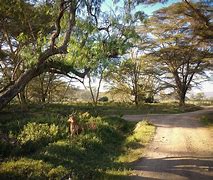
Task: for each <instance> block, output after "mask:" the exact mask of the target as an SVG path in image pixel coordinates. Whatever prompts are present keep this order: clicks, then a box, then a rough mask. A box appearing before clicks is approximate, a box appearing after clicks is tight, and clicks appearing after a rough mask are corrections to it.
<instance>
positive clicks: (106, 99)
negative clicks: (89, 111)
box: [98, 96, 109, 102]
mask: <svg viewBox="0 0 213 180" xmlns="http://www.w3.org/2000/svg"><path fill="white" fill-rule="evenodd" d="M98 101H100V102H108V101H109V98H108V97H107V96H103V97H101V98H100V99H99V100H98Z"/></svg>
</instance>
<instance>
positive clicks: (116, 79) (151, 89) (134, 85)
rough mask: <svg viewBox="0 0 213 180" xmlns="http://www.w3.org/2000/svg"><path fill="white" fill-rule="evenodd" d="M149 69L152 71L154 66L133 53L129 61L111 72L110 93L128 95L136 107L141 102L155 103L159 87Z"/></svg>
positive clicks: (109, 77) (124, 61)
mask: <svg viewBox="0 0 213 180" xmlns="http://www.w3.org/2000/svg"><path fill="white" fill-rule="evenodd" d="M149 69H152V64H151V63H150V62H149V60H148V59H147V58H146V57H145V56H138V57H137V56H136V55H135V54H134V53H131V57H130V58H129V59H126V60H123V61H122V62H121V63H120V64H119V65H118V66H116V67H114V68H113V69H112V70H111V72H110V75H109V76H108V78H107V79H108V80H109V81H110V82H111V90H110V92H111V93H114V94H125V95H127V96H128V97H129V98H130V100H131V101H132V102H134V103H135V105H138V104H139V102H141V101H145V102H146V101H148V100H149V102H151V101H153V97H154V95H155V94H156V93H157V91H158V88H159V86H158V82H157V81H156V78H155V77H154V76H153V74H151V73H150V71H149ZM132 97H133V98H132Z"/></svg>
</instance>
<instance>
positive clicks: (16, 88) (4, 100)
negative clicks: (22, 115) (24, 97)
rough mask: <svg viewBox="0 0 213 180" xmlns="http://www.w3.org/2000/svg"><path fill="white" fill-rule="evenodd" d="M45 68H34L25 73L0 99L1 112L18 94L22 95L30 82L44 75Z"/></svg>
mask: <svg viewBox="0 0 213 180" xmlns="http://www.w3.org/2000/svg"><path fill="white" fill-rule="evenodd" d="M42 70H44V69H43V68H38V67H34V68H31V69H29V70H27V71H26V72H24V73H23V74H22V75H21V76H20V77H19V79H18V80H17V81H16V82H15V84H13V85H12V86H11V87H10V88H9V89H8V90H7V91H5V92H4V93H3V94H2V95H1V97H0V110H2V109H3V108H4V107H5V106H6V105H7V104H8V103H9V102H10V101H11V100H12V99H13V98H14V97H15V96H16V95H17V94H18V93H20V92H21V91H22V90H23V89H24V87H25V86H26V85H27V84H28V82H29V81H30V80H32V79H33V78H34V77H36V76H38V75H39V74H41V73H43V71H42Z"/></svg>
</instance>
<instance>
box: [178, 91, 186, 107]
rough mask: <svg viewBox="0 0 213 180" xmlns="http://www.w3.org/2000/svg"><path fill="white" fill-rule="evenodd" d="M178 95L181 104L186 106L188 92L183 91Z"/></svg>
mask: <svg viewBox="0 0 213 180" xmlns="http://www.w3.org/2000/svg"><path fill="white" fill-rule="evenodd" d="M178 95H179V106H180V107H184V106H185V100H186V92H185V91H181V92H180V93H178Z"/></svg>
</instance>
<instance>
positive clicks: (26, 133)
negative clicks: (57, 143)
mask: <svg viewBox="0 0 213 180" xmlns="http://www.w3.org/2000/svg"><path fill="white" fill-rule="evenodd" d="M57 135H58V127H57V126H56V125H55V124H51V125H48V124H37V123H35V122H34V123H28V124H27V125H25V126H24V128H23V130H22V131H21V133H20V135H19V136H18V139H19V141H20V142H21V143H22V144H25V143H27V142H28V141H40V140H41V139H47V140H49V141H51V140H52V139H54V138H55V137H56V136H57Z"/></svg>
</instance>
